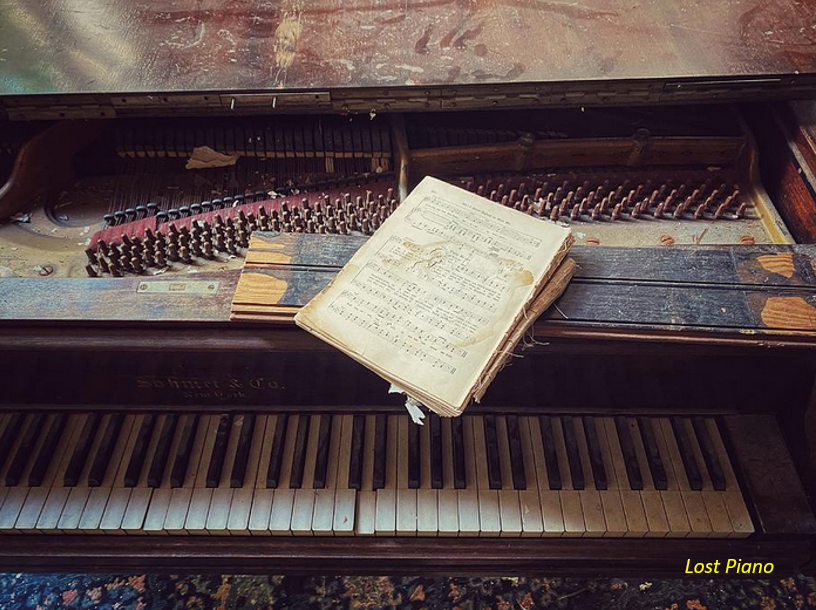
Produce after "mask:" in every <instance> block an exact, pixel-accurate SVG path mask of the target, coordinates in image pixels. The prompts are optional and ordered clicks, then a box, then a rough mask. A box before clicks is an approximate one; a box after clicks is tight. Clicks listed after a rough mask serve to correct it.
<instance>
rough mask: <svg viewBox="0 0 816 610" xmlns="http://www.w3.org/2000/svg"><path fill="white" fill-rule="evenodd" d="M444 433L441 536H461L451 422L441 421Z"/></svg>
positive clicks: (440, 495) (438, 499)
mask: <svg viewBox="0 0 816 610" xmlns="http://www.w3.org/2000/svg"><path fill="white" fill-rule="evenodd" d="M440 431H441V432H442V489H440V490H438V495H437V501H438V503H439V535H440V536H458V535H459V491H458V490H457V489H456V486H455V485H454V482H453V434H452V430H451V420H450V418H448V417H443V418H441V420H440Z"/></svg>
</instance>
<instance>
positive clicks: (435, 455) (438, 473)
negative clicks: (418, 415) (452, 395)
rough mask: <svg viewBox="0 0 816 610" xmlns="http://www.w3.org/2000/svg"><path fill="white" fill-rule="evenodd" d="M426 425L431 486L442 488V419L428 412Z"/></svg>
mask: <svg viewBox="0 0 816 610" xmlns="http://www.w3.org/2000/svg"><path fill="white" fill-rule="evenodd" d="M428 425H429V426H430V427H431V429H430V434H429V435H428V436H429V437H430V441H431V446H430V447H429V450H430V452H431V488H432V489H442V485H443V474H442V473H443V466H442V421H441V420H440V419H439V416H438V415H437V414H436V413H429V414H428Z"/></svg>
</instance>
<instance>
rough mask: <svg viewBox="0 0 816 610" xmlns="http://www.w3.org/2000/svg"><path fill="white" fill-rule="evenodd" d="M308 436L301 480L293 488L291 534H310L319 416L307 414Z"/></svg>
mask: <svg viewBox="0 0 816 610" xmlns="http://www.w3.org/2000/svg"><path fill="white" fill-rule="evenodd" d="M304 417H310V418H311V422H310V423H309V437H308V439H307V441H306V460H305V463H304V468H303V481H302V483H301V486H300V489H297V490H295V502H294V505H293V508H292V534H293V535H295V536H311V535H312V517H313V516H314V502H315V490H314V468H315V463H316V462H317V446H318V441H319V438H320V416H319V415H308V416H304Z"/></svg>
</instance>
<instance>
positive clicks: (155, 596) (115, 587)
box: [0, 574, 816, 610]
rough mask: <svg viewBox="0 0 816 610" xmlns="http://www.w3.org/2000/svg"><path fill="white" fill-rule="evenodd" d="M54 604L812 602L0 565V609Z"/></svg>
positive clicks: (637, 588)
mask: <svg viewBox="0 0 816 610" xmlns="http://www.w3.org/2000/svg"><path fill="white" fill-rule="evenodd" d="M51 608H71V609H88V608H94V609H96V608H99V609H102V610H182V609H183V610H210V609H212V610H217V609H224V610H228V609H229V610H231V609H233V608H235V609H242V610H256V609H258V610H260V609H269V610H271V609H275V610H278V609H283V608H286V609H298V608H303V609H305V610H329V609H331V610H334V609H336V608H348V609H355V610H356V609H360V610H363V609H364V610H374V609H379V608H400V609H403V608H404V609H411V610H422V609H427V610H437V609H442V608H450V609H452V610H454V609H458V610H477V609H488V608H490V609H496V610H533V609H541V608H553V609H555V608H558V609H571V608H574V609H580V610H596V609H597V610H601V609H603V610H617V609H626V610H629V609H647V608H648V609H656V610H704V609H710V610H714V609H719V608H728V609H743V608H744V609H748V608H750V609H754V608H756V609H762V610H782V609H783V608H816V581H814V580H813V579H809V578H803V577H797V578H785V579H773V580H731V581H725V580H720V581H711V580H698V581H683V580H679V579H678V580H660V581H653V582H646V581H639V580H633V579H626V580H622V579H593V580H586V579H574V578H541V579H523V578H500V579H466V578H453V579H448V578H385V577H380V578H378V577H366V578H360V577H345V578H331V577H329V578H295V577H282V576H220V577H219V576H175V575H165V576H154V575H136V576H119V575H89V574H45V575H33V574H0V609H2V610H28V609H32V610H40V609H42V610H48V609H51Z"/></svg>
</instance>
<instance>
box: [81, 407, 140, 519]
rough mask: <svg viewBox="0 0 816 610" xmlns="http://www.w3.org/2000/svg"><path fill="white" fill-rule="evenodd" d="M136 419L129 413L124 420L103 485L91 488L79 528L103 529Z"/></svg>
mask: <svg viewBox="0 0 816 610" xmlns="http://www.w3.org/2000/svg"><path fill="white" fill-rule="evenodd" d="M134 421H135V416H134V415H127V416H125V417H124V419H123V421H122V427H121V429H120V430H119V437H118V438H117V439H116V444H115V445H114V448H113V452H112V453H111V459H110V463H109V465H108V467H107V469H106V470H105V475H104V477H103V478H102V481H101V485H100V486H99V487H94V488H92V489H91V493H90V495H89V496H88V501H87V502H86V503H85V508H84V509H83V510H82V516H81V517H80V519H79V529H80V531H82V532H83V533H86V534H99V533H102V531H101V524H102V517H103V515H104V514H105V507H106V506H107V504H108V498H109V497H110V494H111V490H112V489H113V485H114V481H115V478H116V474H117V472H118V471H119V466H120V465H121V462H122V456H123V455H124V453H125V449H126V446H127V441H128V439H129V438H130V434H131V432H132V429H133V423H134Z"/></svg>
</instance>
